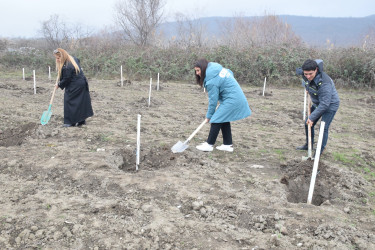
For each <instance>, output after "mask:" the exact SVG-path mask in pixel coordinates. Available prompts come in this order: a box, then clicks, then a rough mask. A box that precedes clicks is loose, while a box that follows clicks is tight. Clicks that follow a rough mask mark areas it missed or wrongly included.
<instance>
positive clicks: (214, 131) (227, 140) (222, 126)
mask: <svg viewBox="0 0 375 250" xmlns="http://www.w3.org/2000/svg"><path fill="white" fill-rule="evenodd" d="M220 130H221V133H222V134H223V144H224V145H232V130H231V128H230V122H224V123H211V129H210V134H209V135H208V139H207V143H208V144H211V145H214V144H215V142H216V139H217V136H218V135H219V132H220Z"/></svg>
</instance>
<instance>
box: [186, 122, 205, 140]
mask: <svg viewBox="0 0 375 250" xmlns="http://www.w3.org/2000/svg"><path fill="white" fill-rule="evenodd" d="M206 123H207V120H206V119H204V121H203V122H202V123H201V125H199V127H198V128H197V129H196V130H194V132H193V133H192V134H191V135H190V136H189V138H188V139H187V140H186V141H185V142H184V143H185V144H186V143H188V142H189V141H190V140H191V139H192V138H193V137H194V136H195V134H196V133H198V131H199V130H201V128H202V127H203V126H204V124H206Z"/></svg>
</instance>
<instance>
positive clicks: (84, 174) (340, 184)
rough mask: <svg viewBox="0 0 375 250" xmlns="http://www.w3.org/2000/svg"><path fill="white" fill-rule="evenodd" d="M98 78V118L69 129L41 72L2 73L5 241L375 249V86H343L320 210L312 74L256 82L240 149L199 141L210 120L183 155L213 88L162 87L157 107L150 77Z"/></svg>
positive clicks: (238, 134)
mask: <svg viewBox="0 0 375 250" xmlns="http://www.w3.org/2000/svg"><path fill="white" fill-rule="evenodd" d="M89 84H90V93H91V98H92V104H93V109H94V113H95V116H94V117H92V118H90V119H88V120H87V125H86V126H83V127H81V128H63V127H61V125H62V123H63V101H62V100H63V92H62V91H61V90H59V91H58V92H57V93H56V96H55V101H54V103H53V106H52V111H53V115H52V118H51V120H50V122H49V123H48V124H47V125H45V126H42V125H40V117H41V115H42V113H43V111H45V110H47V108H48V103H49V100H50V96H51V93H52V89H53V83H52V82H49V81H48V80H38V82H37V85H38V88H37V94H36V95H34V91H33V82H32V81H23V80H22V79H21V80H20V79H15V78H13V79H9V78H7V79H5V78H4V77H3V78H2V79H1V78H0V103H1V106H0V115H1V122H0V159H1V161H0V185H1V189H2V191H1V193H0V215H1V217H0V249H340V250H343V249H375V188H374V184H375V154H374V151H375V150H374V148H375V126H374V122H373V121H374V120H375V114H374V104H375V101H374V96H375V93H374V92H366V91H349V90H344V89H339V90H338V91H339V95H340V98H341V107H340V109H339V111H338V113H337V115H336V117H335V119H334V121H333V123H332V125H331V130H330V138H329V141H328V145H327V148H326V151H325V152H324V154H323V156H322V158H321V161H320V164H319V172H318V175H317V182H316V189H315V191H314V197H313V203H314V205H307V204H306V200H307V194H308V188H309V185H310V178H311V170H312V166H313V162H312V161H302V160H301V158H302V156H307V153H306V152H301V151H296V150H295V147H296V146H299V145H301V144H303V143H304V134H303V121H302V111H303V89H302V88H301V87H299V83H296V87H295V88H293V87H292V88H287V87H285V88H268V89H267V92H266V94H267V95H266V96H262V95H261V91H262V87H259V88H255V87H243V90H244V92H245V95H246V96H247V98H248V101H249V104H250V107H251V109H252V111H253V114H252V116H251V117H250V118H247V119H244V120H242V121H237V122H234V123H232V130H233V131H232V132H233V141H234V152H233V153H228V152H221V151H218V150H214V151H213V152H211V153H204V152H199V151H198V150H196V149H195V146H196V145H197V144H198V143H201V142H203V141H204V140H205V139H206V137H207V135H208V130H209V126H208V125H206V126H205V127H203V129H202V130H201V131H200V132H199V133H198V134H197V135H196V137H195V138H194V139H193V140H192V141H191V142H190V143H189V145H190V147H189V148H188V149H187V150H185V151H184V152H183V153H180V154H173V153H172V152H171V150H170V149H171V147H172V146H173V145H174V144H175V143H177V142H178V141H179V140H181V141H184V140H186V139H187V137H188V136H189V135H190V134H191V133H192V132H193V131H194V129H195V128H196V127H198V125H199V124H200V123H201V122H202V121H203V119H204V115H205V112H206V108H207V102H208V99H207V95H206V93H204V92H203V91H202V89H199V88H198V87H197V86H196V85H194V84H192V83H186V82H185V83H182V82H180V83H176V82H162V83H161V88H160V90H159V91H156V90H155V84H154V85H153V91H152V97H151V105H150V107H148V90H149V82H148V81H145V82H132V83H130V84H129V83H127V84H126V85H125V86H123V87H121V86H119V83H118V82H116V81H115V80H113V81H109V80H99V79H89ZM138 114H141V115H142V118H141V153H140V164H139V171H138V172H136V171H135V167H136V156H135V155H136V135H137V115H138ZM318 127H319V126H317V128H316V135H317V134H318ZM221 141H222V138H221V136H220V137H219V138H218V142H217V144H218V145H219V144H221ZM316 141H317V139H316Z"/></svg>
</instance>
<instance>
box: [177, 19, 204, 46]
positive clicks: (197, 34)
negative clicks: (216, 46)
mask: <svg viewBox="0 0 375 250" xmlns="http://www.w3.org/2000/svg"><path fill="white" fill-rule="evenodd" d="M175 19H176V23H177V26H176V29H177V35H176V37H173V43H174V44H176V45H178V46H179V47H183V48H190V47H195V46H196V47H202V46H203V44H204V42H205V41H204V40H205V39H204V33H205V31H206V26H205V25H204V24H203V23H202V21H201V19H199V18H193V17H189V16H188V15H185V14H183V13H176V14H175Z"/></svg>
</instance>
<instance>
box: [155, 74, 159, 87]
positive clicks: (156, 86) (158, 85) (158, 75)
mask: <svg viewBox="0 0 375 250" xmlns="http://www.w3.org/2000/svg"><path fill="white" fill-rule="evenodd" d="M156 90H157V91H159V73H158V83H157V85H156Z"/></svg>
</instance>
